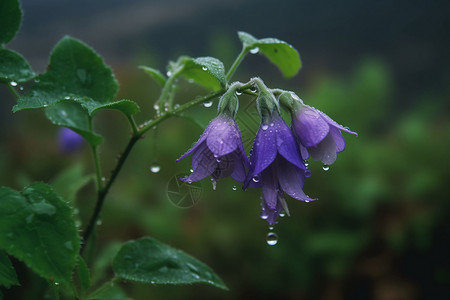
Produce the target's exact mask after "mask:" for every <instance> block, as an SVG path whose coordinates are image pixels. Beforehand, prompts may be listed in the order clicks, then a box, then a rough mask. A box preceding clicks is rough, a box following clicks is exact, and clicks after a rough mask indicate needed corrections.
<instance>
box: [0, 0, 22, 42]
mask: <svg viewBox="0 0 450 300" xmlns="http://www.w3.org/2000/svg"><path fill="white" fill-rule="evenodd" d="M21 22H22V9H21V8H20V3H19V1H18V0H1V1H0V45H2V44H6V43H8V42H9V41H11V40H12V39H13V37H14V36H15V35H16V33H17V31H18V30H19V28H20V23H21Z"/></svg>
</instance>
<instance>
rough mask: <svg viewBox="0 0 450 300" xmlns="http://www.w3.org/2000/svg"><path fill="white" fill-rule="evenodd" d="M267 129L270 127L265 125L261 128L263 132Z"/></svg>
mask: <svg viewBox="0 0 450 300" xmlns="http://www.w3.org/2000/svg"><path fill="white" fill-rule="evenodd" d="M267 128H269V125H267V124H264V125H263V126H261V129H262V130H267Z"/></svg>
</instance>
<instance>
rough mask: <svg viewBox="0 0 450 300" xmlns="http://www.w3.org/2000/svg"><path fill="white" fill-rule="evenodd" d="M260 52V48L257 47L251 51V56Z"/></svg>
mask: <svg viewBox="0 0 450 300" xmlns="http://www.w3.org/2000/svg"><path fill="white" fill-rule="evenodd" d="M258 52H259V48H258V47H255V48H253V49H251V50H250V53H251V54H257V53H258Z"/></svg>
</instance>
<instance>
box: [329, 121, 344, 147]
mask: <svg viewBox="0 0 450 300" xmlns="http://www.w3.org/2000/svg"><path fill="white" fill-rule="evenodd" d="M330 135H331V137H332V138H333V140H334V143H335V144H336V153H339V152H342V151H344V149H345V140H344V137H343V136H342V133H341V131H340V130H339V129H338V128H336V127H330Z"/></svg>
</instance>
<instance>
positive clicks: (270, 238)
mask: <svg viewBox="0 0 450 300" xmlns="http://www.w3.org/2000/svg"><path fill="white" fill-rule="evenodd" d="M266 242H267V245H269V246H275V245H276V244H277V243H278V235H277V234H276V233H275V232H269V233H268V234H267V237H266Z"/></svg>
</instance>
